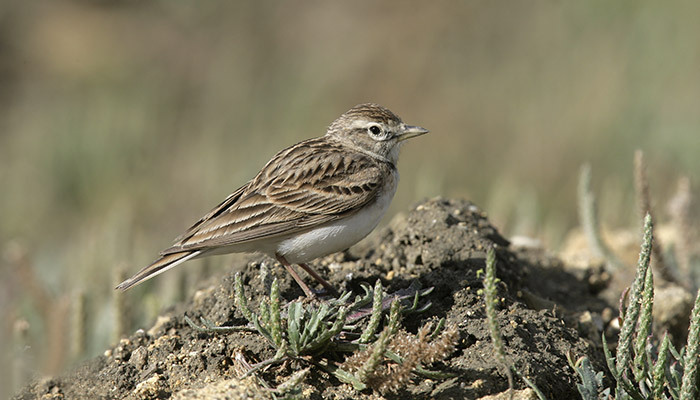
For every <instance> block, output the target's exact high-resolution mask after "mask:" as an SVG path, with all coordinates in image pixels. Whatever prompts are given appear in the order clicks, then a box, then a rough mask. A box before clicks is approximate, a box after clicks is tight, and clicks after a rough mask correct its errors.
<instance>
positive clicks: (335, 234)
mask: <svg viewBox="0 0 700 400" xmlns="http://www.w3.org/2000/svg"><path fill="white" fill-rule="evenodd" d="M398 180H399V179H398V173H395V175H394V179H389V182H388V183H387V185H386V187H385V188H384V190H383V192H384V195H382V196H380V197H379V198H377V200H376V201H375V202H374V204H372V205H370V206H368V207H366V208H365V209H364V210H361V211H359V212H357V213H356V214H354V215H352V216H350V217H348V218H345V219H341V220H338V221H335V222H332V223H329V224H326V225H322V226H320V227H318V228H316V229H313V230H311V231H308V232H305V233H302V234H299V235H296V236H294V237H291V238H288V239H284V240H282V241H281V242H279V243H278V244H277V249H276V253H277V254H279V255H282V256H284V258H286V259H287V261H289V262H290V263H292V264H299V263H307V262H309V261H311V260H313V259H316V258H318V257H323V256H326V255H328V254H333V253H336V252H339V251H342V250H345V249H347V248H348V247H350V246H352V245H354V244H355V243H357V242H359V241H360V240H362V239H363V238H364V237H365V236H367V235H368V234H369V233H370V232H372V230H373V229H374V228H375V227H376V226H377V224H378V223H379V221H380V220H381V219H382V216H384V213H386V210H387V209H388V208H389V204H390V203H391V199H392V198H393V197H394V193H396V187H397V185H398Z"/></svg>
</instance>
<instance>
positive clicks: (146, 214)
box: [0, 0, 700, 397]
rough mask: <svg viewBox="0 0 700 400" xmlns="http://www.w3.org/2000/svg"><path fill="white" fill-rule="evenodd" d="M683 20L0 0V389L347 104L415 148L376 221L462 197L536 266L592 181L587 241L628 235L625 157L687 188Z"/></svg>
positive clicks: (689, 159) (681, 16)
mask: <svg viewBox="0 0 700 400" xmlns="http://www.w3.org/2000/svg"><path fill="white" fill-rule="evenodd" d="M698 15H700V3H698V2H690V1H688V2H683V3H674V4H671V3H666V2H653V1H631V0H627V1H618V2H608V1H591V2H573V1H572V2H553V1H535V2H491V1H462V2H457V1H451V2H425V1H402V2H398V1H396V2H376V1H369V0H362V1H353V2H323V1H308V2H284V3H283V2H270V1H256V2H240V3H239V2H226V1H208V2H195V1H184V0H167V1H166V0H161V1H135V0H134V1H107V0H102V1H99V0H93V1H89V0H83V1H78V0H74V1H59V0H51V1H49V0H44V1H6V2H3V3H2V5H0V183H1V184H2V186H1V187H2V195H0V246H1V250H2V255H3V258H2V264H1V265H0V273H1V274H2V279H1V281H0V290H1V291H0V306H1V309H2V311H1V312H2V321H3V325H2V327H1V329H0V354H2V357H4V358H3V360H2V364H0V365H1V366H0V387H3V388H8V389H9V390H11V388H13V387H14V388H16V387H17V385H19V384H21V383H22V382H24V381H25V380H26V379H28V378H31V377H36V376H40V375H41V374H46V373H57V372H60V371H62V370H64V369H65V368H67V367H68V366H70V365H73V364H75V363H76V362H77V361H79V360H80V359H84V358H86V357H91V356H94V355H97V354H100V352H101V351H102V350H103V349H104V348H105V346H107V345H109V344H110V343H114V341H115V340H116V339H115V335H114V333H113V332H114V329H115V328H114V325H115V322H114V321H115V319H116V316H115V312H114V302H115V300H114V296H113V292H112V287H113V286H114V283H115V281H116V280H117V279H118V276H117V275H119V274H124V273H132V272H135V271H136V270H137V269H139V268H140V267H142V266H143V265H144V264H146V263H148V262H150V261H151V260H152V259H153V258H154V257H155V256H156V255H157V253H158V251H159V250H161V249H162V248H164V247H166V246H168V245H169V244H170V242H171V239H173V238H174V237H175V236H177V235H178V234H179V233H180V232H181V231H182V230H183V229H185V228H186V227H187V226H189V225H190V224H191V223H192V222H193V221H194V220H195V219H197V218H198V217H200V216H201V215H202V214H203V213H205V212H206V211H208V210H209V209H210V208H211V207H213V206H214V205H216V204H217V203H218V202H219V201H220V200H222V199H223V198H224V197H225V196H226V195H228V194H229V193H230V192H232V191H233V190H234V189H236V188H237V187H238V186H239V185H241V184H243V183H244V182H245V181H246V180H247V179H249V178H251V177H252V176H253V175H254V174H255V173H256V172H257V171H258V170H259V168H260V167H261V166H262V165H264V163H265V162H267V160H268V159H269V158H270V157H271V156H272V155H273V154H274V153H275V152H277V151H278V150H280V149H282V148H283V147H286V146H289V145H291V144H294V143H296V142H298V141H300V140H303V139H306V138H309V137H314V136H320V135H322V134H323V133H324V132H325V127H326V126H327V125H328V124H329V123H330V122H331V121H332V120H333V119H335V118H336V117H337V116H339V115H340V114H341V113H342V112H344V111H346V110H347V109H348V108H350V107H352V106H353V105H355V104H357V103H361V102H367V101H372V102H377V103H380V104H383V105H385V106H387V107H389V108H390V109H392V110H393V111H394V112H396V113H397V114H398V115H400V116H401V117H402V118H403V119H404V121H406V122H407V123H411V124H416V125H421V126H424V127H426V128H428V129H430V130H431V133H430V135H428V136H424V137H421V138H419V139H416V140H415V141H412V142H411V143H409V144H408V145H406V146H404V149H403V154H402V157H401V162H400V165H399V169H400V171H401V174H402V182H401V184H400V185H399V189H398V193H397V196H396V198H395V200H394V202H393V204H392V209H391V210H390V214H395V213H396V212H399V211H402V210H406V209H407V208H408V207H409V206H410V205H411V204H413V203H415V202H417V201H419V200H421V199H423V198H426V197H433V196H437V195H441V196H450V197H464V198H467V199H470V200H472V201H474V202H476V203H477V204H478V205H479V206H480V207H482V208H483V209H484V210H485V211H486V212H488V214H489V216H490V218H491V219H492V221H493V222H494V223H495V224H496V225H497V226H498V227H499V228H500V229H501V230H502V231H503V232H504V233H505V234H506V235H508V236H512V235H527V236H531V237H535V238H539V239H541V240H542V241H543V243H544V244H545V246H547V247H548V248H551V249H556V248H557V247H558V246H560V245H561V243H562V240H563V238H564V237H565V235H566V233H567V232H569V231H570V230H571V229H572V228H574V227H575V226H576V225H577V217H576V207H577V205H576V184H577V179H578V172H579V167H580V165H581V164H582V163H584V162H590V163H591V165H592V168H593V177H594V178H593V179H594V189H595V190H596V193H597V194H598V195H599V199H600V204H601V207H600V208H601V214H602V220H603V221H605V224H607V225H608V226H613V227H615V226H631V225H635V224H637V220H638V217H637V212H636V210H635V207H634V195H633V181H632V158H633V153H634V150H635V149H638V148H639V149H643V150H644V151H645V155H646V157H647V161H648V165H649V177H650V181H651V185H652V193H653V194H654V200H655V202H657V203H658V204H659V205H663V204H664V202H665V201H667V200H668V199H669V198H670V197H671V196H672V194H673V193H674V191H675V188H676V185H677V179H678V178H679V177H681V176H683V175H687V176H689V178H690V181H691V185H692V187H693V188H694V190H695V191H696V192H697V189H695V188H697V186H698V183H700V182H699V180H700V176H699V175H698V171H699V170H700V159H699V158H698V153H699V152H700V132H699V131H698V127H700V25H698V24H697V16H698ZM659 214H660V217H661V218H662V219H663V213H661V212H660V213H659ZM388 219H389V217H387V218H385V222H386V221H387V220H388ZM635 226H636V225H635ZM190 264H194V265H189V266H188V268H184V269H182V271H192V270H193V269H197V264H198V262H192V263H190ZM199 264H200V265H201V263H199ZM209 264H210V265H216V266H220V267H217V269H216V271H223V270H225V268H229V265H230V258H216V259H213V260H211V261H210V262H209ZM118 271H122V272H118ZM183 273H185V272H180V274H183ZM177 274H178V273H176V272H174V271H173V273H172V276H173V277H175V276H178V275H177ZM173 279H177V278H172V277H167V276H165V275H164V276H163V277H162V278H159V279H157V280H155V281H154V282H153V283H150V284H149V285H145V286H147V287H145V288H138V289H136V290H134V291H132V292H128V293H127V295H126V297H125V298H123V299H120V300H118V302H124V303H125V304H129V305H130V307H131V313H130V314H129V315H131V317H130V321H129V322H128V323H127V324H126V325H127V327H126V328H125V329H127V331H131V330H133V329H136V328H137V327H148V326H149V323H148V322H147V321H149V320H150V319H152V318H153V315H155V313H156V312H157V311H158V309H159V308H160V307H162V306H168V305H169V304H171V303H172V301H174V300H173V299H175V298H177V297H178V296H180V297H182V295H181V294H180V295H177V294H172V293H171V292H168V291H167V287H172V286H173V283H172V282H173ZM177 282H180V281H177ZM148 286H150V287H148ZM187 290H190V291H191V290H192V288H191V286H190V287H189V289H187ZM81 298H82V299H85V301H78V300H79V299H81ZM80 304H83V306H84V310H85V311H80V310H79V307H78V306H76V305H80ZM76 309H77V311H76ZM76 316H78V317H77V319H78V321H77V322H76ZM80 316H83V317H80ZM81 318H82V322H81V321H80V320H81ZM76 324H77V325H76ZM81 324H82V325H81ZM76 332H78V333H76ZM80 332H82V333H80ZM80 335H84V337H83V338H81V337H80ZM76 336H78V338H77V339H76ZM76 340H77V342H76ZM81 341H82V342H81ZM8 389H5V391H8ZM5 394H6V393H5V392H2V393H0V396H3V397H4V395H5Z"/></svg>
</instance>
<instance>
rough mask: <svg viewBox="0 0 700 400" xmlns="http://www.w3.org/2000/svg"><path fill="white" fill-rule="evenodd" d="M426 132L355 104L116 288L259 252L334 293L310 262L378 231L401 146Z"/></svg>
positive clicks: (280, 157) (393, 187)
mask: <svg viewBox="0 0 700 400" xmlns="http://www.w3.org/2000/svg"><path fill="white" fill-rule="evenodd" d="M426 132H427V130H425V129H423V128H419V127H413V126H408V125H405V124H404V123H403V122H402V121H401V119H400V118H399V117H397V116H396V115H395V114H394V113H392V112H391V111H389V110H388V109H386V108H384V107H381V106H379V105H376V104H371V103H368V104H360V105H358V106H355V107H353V108H352V109H350V110H349V111H347V112H346V113H344V114H343V115H341V116H340V117H339V118H338V119H336V120H335V121H334V122H333V123H332V124H331V125H330V126H329V128H328V131H327V133H326V135H325V136H322V137H319V138H314V139H309V140H305V141H303V142H300V143H298V144H296V145H294V146H292V147H289V148H287V149H285V150H282V151H280V152H279V153H277V154H276V155H275V156H274V157H273V158H272V159H271V160H270V161H269V162H268V163H267V164H266V165H265V166H264V167H263V168H262V170H261V171H260V172H259V173H258V174H257V175H256V176H255V178H253V179H252V180H251V181H249V182H248V183H246V184H245V185H243V186H241V187H240V188H239V189H238V190H236V191H235V192H233V193H232V194H231V195H229V196H228V197H227V198H226V199H225V200H224V201H223V202H222V203H221V204H219V205H218V206H217V207H215V208H214V209H213V210H211V211H210V212H209V213H208V214H207V215H205V216H204V217H202V218H201V219H200V220H199V221H197V222H196V223H195V224H194V225H192V227H190V228H189V229H188V230H187V231H186V232H185V233H184V234H183V235H181V236H180V237H179V238H177V239H176V241H175V243H174V244H173V246H171V247H169V248H167V249H165V250H164V251H162V252H161V256H160V258H158V259H157V260H156V261H154V262H153V263H152V264H151V265H149V266H147V267H145V268H143V269H142V270H141V271H139V272H138V273H137V274H136V275H134V276H133V277H131V278H129V279H127V280H126V281H124V282H122V283H121V284H120V285H119V286H117V288H118V289H122V290H126V289H128V288H130V287H132V286H134V285H136V284H138V283H140V282H143V281H144V280H146V279H149V278H151V277H153V276H155V275H157V274H159V273H162V272H164V271H166V270H168V269H170V268H172V267H174V266H176V265H178V264H180V263H182V262H184V261H187V260H189V259H192V258H198V257H202V256H207V255H213V254H224V253H232V252H254V251H258V252H262V253H265V254H269V255H271V256H273V257H276V258H277V259H278V260H279V261H280V262H281V263H282V264H283V265H284V266H285V268H287V270H288V271H289V272H290V273H291V274H292V276H293V277H294V279H295V280H296V281H297V282H298V283H299V285H300V286H301V287H302V289H304V292H305V293H306V294H307V295H308V296H312V295H313V293H312V292H311V290H310V289H309V288H308V287H307V286H306V285H305V284H304V283H303V281H301V279H300V278H299V276H298V275H297V274H296V272H295V271H294V269H293V268H292V267H291V264H299V265H300V266H301V267H302V268H304V269H305V270H306V271H307V272H308V273H309V274H311V275H312V277H314V279H316V280H318V281H319V282H320V283H321V284H322V285H323V286H324V287H326V289H327V290H329V291H334V290H333V288H332V286H331V285H330V284H328V282H326V281H325V280H323V278H321V277H320V276H318V274H316V273H315V272H314V271H313V270H312V269H311V268H310V267H308V266H307V265H306V263H307V262H308V261H311V260H313V259H314V258H317V257H320V256H323V255H326V254H331V253H334V252H337V251H340V250H344V249H345V248H347V247H349V246H350V245H352V244H354V243H355V242H357V241H359V240H360V239H362V238H363V237H364V236H366V235H367V234H368V233H369V232H370V231H371V230H372V229H373V228H374V227H375V226H376V224H377V223H378V222H379V218H381V216H382V215H383V214H384V212H385V211H386V208H387V207H388V204H389V202H390V201H391V197H393V194H394V192H395V190H396V184H397V183H398V172H397V171H396V162H397V160H398V152H399V148H400V145H401V142H402V141H403V140H405V139H407V138H410V137H413V136H418V135H421V134H424V133H426Z"/></svg>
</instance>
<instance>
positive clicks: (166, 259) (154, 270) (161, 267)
mask: <svg viewBox="0 0 700 400" xmlns="http://www.w3.org/2000/svg"><path fill="white" fill-rule="evenodd" d="M200 254H202V250H197V251H186V252H182V253H173V254H168V255H164V256H162V257H160V258H159V259H157V260H156V261H154V262H153V263H152V264H151V265H149V266H147V267H145V268H144V269H142V270H141V271H139V272H137V273H136V275H134V276H132V277H131V278H129V279H127V280H125V281H124V282H122V283H120V284H119V285H117V287H116V289H119V290H122V291H124V290H127V289H129V288H130V287H132V286H135V285H138V284H139V283H141V282H144V281H146V280H148V279H151V278H153V277H154V276H156V275H158V274H162V273H163V272H165V271H167V270H169V269H170V268H173V267H176V266H178V265H180V264H182V263H183V262H185V261H187V260H189V259H192V258H194V257H197V256H198V255H200Z"/></svg>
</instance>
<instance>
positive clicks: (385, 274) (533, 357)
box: [16, 198, 619, 400]
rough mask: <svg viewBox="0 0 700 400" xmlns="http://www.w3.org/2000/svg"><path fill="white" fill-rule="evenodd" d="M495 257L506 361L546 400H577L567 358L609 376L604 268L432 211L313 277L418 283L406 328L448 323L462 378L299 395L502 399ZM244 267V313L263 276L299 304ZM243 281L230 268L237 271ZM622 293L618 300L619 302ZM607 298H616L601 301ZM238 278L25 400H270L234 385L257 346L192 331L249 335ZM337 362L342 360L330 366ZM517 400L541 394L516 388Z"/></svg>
mask: <svg viewBox="0 0 700 400" xmlns="http://www.w3.org/2000/svg"><path fill="white" fill-rule="evenodd" d="M491 246H496V250H497V275H498V277H499V278H500V279H501V283H500V284H499V295H500V297H501V298H502V303H501V307H500V310H499V314H498V322H499V324H500V328H501V331H502V335H503V337H504V344H505V348H506V353H507V357H508V359H509V360H510V361H511V362H512V363H513V365H514V366H515V368H517V369H518V370H519V371H520V373H522V374H523V375H525V376H527V377H528V378H529V379H530V380H532V382H533V383H534V384H535V385H536V386H537V387H538V388H539V389H540V390H541V391H542V392H543V393H544V394H545V396H546V397H547V398H549V399H571V398H579V395H578V392H577V390H576V381H577V379H576V376H575V375H574V371H573V370H572V369H571V368H570V367H569V366H568V363H567V354H569V353H570V354H571V355H572V357H574V359H575V358H578V357H581V356H584V355H586V356H588V357H590V358H591V359H592V360H593V362H594V365H595V366H596V367H597V369H599V370H602V369H603V363H602V359H601V354H602V353H601V350H600V339H599V338H600V333H601V331H602V330H603V329H605V327H606V326H607V325H608V323H609V322H610V321H611V320H612V319H613V318H614V314H615V313H614V312H613V311H612V310H614V309H615V307H616V305H614V304H610V303H611V301H610V300H609V299H608V300H606V299H605V298H606V296H603V295H602V293H603V292H604V291H606V290H609V282H610V279H609V277H606V274H605V273H604V272H602V270H601V269H599V268H597V267H588V268H581V267H568V266H567V265H565V264H564V263H562V262H561V261H559V260H558V259H556V258H555V257H553V256H551V255H549V254H547V252H546V251H544V250H541V249H536V248H522V247H521V248H516V247H514V246H512V245H511V244H510V243H509V242H508V241H507V240H506V239H504V238H503V237H502V236H501V235H500V234H499V233H498V231H497V230H496V229H495V228H494V227H493V226H492V225H491V224H490V223H489V221H488V220H487V218H486V216H485V214H484V213H483V212H482V211H481V210H479V209H478V208H477V207H476V206H475V205H473V204H471V203H469V202H466V201H458V200H445V199H440V198H438V199H432V200H429V201H426V202H424V203H422V204H420V205H418V206H416V207H415V208H413V209H412V210H411V211H410V212H409V213H407V214H406V215H399V216H397V217H396V218H394V220H392V222H391V223H390V224H389V226H387V227H386V228H384V229H382V230H381V231H380V232H377V234H375V235H374V236H372V239H369V240H367V241H365V242H363V243H361V244H360V245H358V246H356V247H354V248H353V249H351V250H350V251H348V252H345V253H341V254H336V255H333V256H329V257H327V258H325V259H323V260H318V261H317V262H316V263H315V267H316V269H317V270H318V271H319V272H320V273H321V274H322V275H323V276H325V277H327V278H329V280H330V281H331V282H332V283H333V284H334V285H336V287H338V288H340V289H342V290H352V291H353V292H355V293H360V292H361V288H360V283H362V282H367V283H369V284H370V285H373V284H374V282H375V281H376V279H381V280H382V282H383V283H384V286H385V287H388V291H389V292H395V291H397V290H399V289H403V288H406V287H408V286H409V285H411V283H413V282H416V281H417V282H419V283H420V284H421V286H422V287H424V288H427V287H434V291H433V292H432V293H431V294H430V295H428V296H427V300H429V301H431V302H432V307H431V308H430V309H428V310H427V311H426V312H424V313H420V314H410V315H407V316H406V317H405V318H404V319H403V321H402V325H403V327H404V328H405V329H407V330H408V331H409V332H413V333H415V332H416V331H417V329H418V328H419V327H420V326H422V325H423V324H425V323H426V322H427V321H435V320H437V319H439V318H441V317H445V318H446V319H447V321H448V323H450V324H455V325H456V326H457V327H458V329H459V341H458V344H457V346H456V348H455V350H454V351H453V352H452V353H451V354H450V355H449V356H448V357H446V358H445V359H444V360H442V361H441V362H437V363H435V364H433V365H431V366H430V369H432V370H439V371H447V372H451V373H453V374H455V375H454V377H453V378H449V379H445V380H431V379H425V378H420V377H417V376H416V377H415V378H414V379H413V380H412V381H411V382H410V383H409V384H408V385H406V386H405V387H402V388H401V389H399V390H398V391H397V392H395V393H391V392H389V393H384V394H381V393H378V392H375V391H372V390H365V391H363V392H360V393H358V392H356V391H354V390H353V389H352V388H351V386H349V385H347V384H343V383H341V382H340V381H338V380H337V379H336V378H334V377H333V376H331V375H329V374H328V373H326V372H324V371H323V370H321V369H319V368H317V367H312V369H311V373H310V375H309V376H308V377H307V378H306V379H305V380H304V382H303V384H302V389H303V395H302V397H303V398H310V399H320V398H339V399H373V398H382V396H383V397H386V398H418V399H427V398H436V399H465V398H466V399H477V398H482V397H485V396H489V395H494V394H498V393H501V392H504V391H506V390H507V389H508V381H507V378H506V375H505V373H504V371H505V370H504V368H503V367H502V366H501V365H499V363H498V361H497V359H496V358H495V357H494V349H493V346H492V343H491V339H490V336H489V331H488V327H487V323H486V316H485V311H484V300H483V296H482V295H481V294H480V291H479V289H481V288H482V282H481V279H482V276H481V275H480V274H479V273H478V271H480V270H483V269H484V267H485V254H486V249H487V248H489V247H491ZM255 260H256V261H254V262H250V263H248V264H247V265H245V266H240V267H239V268H238V269H239V270H242V274H243V277H244V283H245V285H246V291H247V294H248V296H251V297H252V299H251V303H250V304H257V301H258V300H259V298H260V296H263V295H265V289H264V285H263V284H262V280H261V277H260V273H259V270H260V267H261V264H263V263H265V264H266V265H267V267H268V268H269V269H270V270H272V271H273V273H274V274H275V275H276V276H278V277H279V279H280V288H281V296H282V298H283V299H286V300H287V301H289V300H293V299H295V298H297V297H299V296H301V295H302V292H301V290H300V289H299V287H298V286H297V285H296V284H295V283H294V282H293V281H292V279H291V278H290V277H289V276H288V274H286V273H285V272H284V271H283V269H281V268H278V267H276V264H273V263H272V261H271V260H270V259H267V258H265V257H262V256H261V257H258V258H256V259H255ZM234 269H236V268H234ZM618 293H619V292H618ZM607 297H612V298H614V296H607ZM233 298H234V296H233V273H230V274H228V275H226V276H223V277H219V278H218V279H216V280H213V279H212V280H210V281H209V282H208V283H207V282H205V285H203V286H202V289H201V290H199V291H197V292H196V294H195V295H194V296H193V298H192V299H190V300H189V301H188V302H186V303H184V304H179V305H176V306H174V307H172V308H171V310H170V311H169V312H166V313H165V314H164V315H162V316H161V317H160V318H159V319H158V321H157V322H156V323H155V325H154V326H153V327H152V328H150V329H149V330H147V331H144V330H139V331H137V332H136V333H134V334H133V335H131V336H130V337H128V338H125V339H122V341H121V342H120V343H119V344H118V345H116V346H115V347H113V348H111V349H108V350H107V351H106V352H105V355H103V356H99V357H97V358H95V359H93V360H91V361H89V362H87V363H86V364H84V365H83V366H81V367H79V368H77V369H75V370H74V371H72V372H69V373H67V374H65V375H63V376H58V377H52V378H46V379H43V380H40V381H37V382H34V383H32V384H30V385H29V386H27V387H26V388H25V389H24V390H23V391H22V392H21V393H19V394H18V395H17V396H16V398H17V399H27V400H29V399H63V398H66V399H76V398H92V399H120V398H149V399H171V398H172V399H200V398H202V399H204V398H210V399H211V398H214V399H235V398H256V397H269V396H270V393H269V392H266V391H265V390H264V389H262V388H261V387H260V385H259V382H260V381H259V380H256V379H255V378H246V379H244V380H243V381H240V380H238V379H237V377H239V376H240V375H241V371H242V370H243V369H244V368H243V366H242V364H241V362H242V360H247V361H248V362H250V363H255V362H258V361H261V360H265V359H268V358H271V357H272V356H273V355H274V350H273V349H272V348H271V347H270V346H269V345H268V343H267V341H265V340H264V339H263V338H262V337H261V336H259V335H258V334H257V333H252V332H236V333H227V334H215V333H201V332H197V331H195V330H194V329H192V328H191V327H190V326H189V325H188V324H186V323H185V321H184V315H188V316H190V317H192V318H193V319H198V318H199V317H205V318H207V319H209V320H211V321H213V322H215V323H216V324H218V325H242V324H244V323H245V322H246V321H245V320H244V319H243V317H242V315H241V314H240V313H239V312H238V311H237V310H236V307H235V305H234V300H233ZM332 357H335V359H336V360H341V359H342V357H343V355H339V354H335V355H332ZM306 366H309V364H308V363H307V362H306V361H305V360H296V361H292V362H287V363H283V364H281V365H277V366H273V367H270V368H268V369H266V370H264V371H263V372H261V373H260V374H259V375H258V377H259V378H262V379H263V380H264V381H265V382H267V383H268V384H269V385H270V386H277V385H278V384H279V383H280V382H282V381H284V380H285V379H286V377H288V376H289V375H291V374H292V373H294V372H295V371H297V370H299V369H301V368H304V367H306ZM515 385H516V388H517V389H519V390H521V391H520V392H519V395H520V396H521V398H532V396H533V393H532V392H531V391H528V390H523V389H527V385H525V384H524V382H522V380H520V379H517V378H516V379H515Z"/></svg>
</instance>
